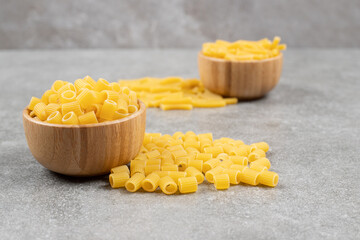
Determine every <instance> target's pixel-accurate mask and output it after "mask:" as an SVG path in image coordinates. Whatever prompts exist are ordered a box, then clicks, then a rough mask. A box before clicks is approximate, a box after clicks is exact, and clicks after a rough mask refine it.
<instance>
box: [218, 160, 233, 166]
mask: <svg viewBox="0 0 360 240" xmlns="http://www.w3.org/2000/svg"><path fill="white" fill-rule="evenodd" d="M233 164H234V163H233V162H232V161H231V160H230V159H226V160H224V161H221V163H220V164H219V166H221V167H223V168H230V166H231V165H233Z"/></svg>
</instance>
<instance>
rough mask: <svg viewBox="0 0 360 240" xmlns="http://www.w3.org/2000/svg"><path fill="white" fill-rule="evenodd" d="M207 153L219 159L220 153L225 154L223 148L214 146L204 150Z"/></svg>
mask: <svg viewBox="0 0 360 240" xmlns="http://www.w3.org/2000/svg"><path fill="white" fill-rule="evenodd" d="M204 152H205V153H211V154H212V155H213V157H217V156H218V155H219V154H220V153H223V152H224V149H223V148H222V146H214V147H207V148H204Z"/></svg>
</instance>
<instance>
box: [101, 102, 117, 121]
mask: <svg viewBox="0 0 360 240" xmlns="http://www.w3.org/2000/svg"><path fill="white" fill-rule="evenodd" d="M116 108H117V104H116V102H114V101H113V100H105V101H104V105H103V106H102V108H101V113H100V118H102V119H105V120H113V119H114V113H115V111H116Z"/></svg>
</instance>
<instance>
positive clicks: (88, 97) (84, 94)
mask: <svg viewBox="0 0 360 240" xmlns="http://www.w3.org/2000/svg"><path fill="white" fill-rule="evenodd" d="M76 100H77V101H78V102H79V103H80V106H81V107H82V108H83V109H86V108H88V107H89V106H90V105H91V104H93V103H94V95H93V94H92V93H91V91H90V90H89V89H87V88H85V89H83V90H82V91H81V93H80V94H79V95H77V97H76Z"/></svg>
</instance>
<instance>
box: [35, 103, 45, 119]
mask: <svg viewBox="0 0 360 240" xmlns="http://www.w3.org/2000/svg"><path fill="white" fill-rule="evenodd" d="M34 113H35V115H36V116H37V117H38V118H39V119H40V120H41V121H45V120H46V118H47V115H46V104H45V103H43V102H39V103H38V104H36V105H35V106H34Z"/></svg>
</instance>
